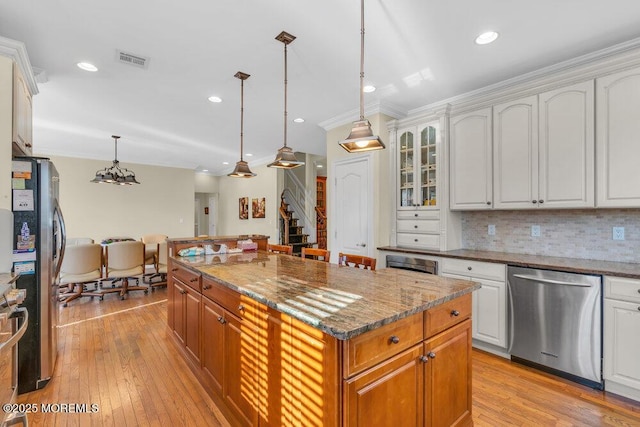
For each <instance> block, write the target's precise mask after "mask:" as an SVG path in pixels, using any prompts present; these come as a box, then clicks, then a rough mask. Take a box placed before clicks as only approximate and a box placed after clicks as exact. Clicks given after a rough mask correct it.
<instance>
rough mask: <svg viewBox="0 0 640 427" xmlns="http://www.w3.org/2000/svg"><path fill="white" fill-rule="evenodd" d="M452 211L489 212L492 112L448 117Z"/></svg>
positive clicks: (491, 199)
mask: <svg viewBox="0 0 640 427" xmlns="http://www.w3.org/2000/svg"><path fill="white" fill-rule="evenodd" d="M449 129H450V144H451V145H450V150H449V154H450V165H451V170H450V181H451V184H450V185H451V188H450V191H451V203H450V205H451V209H454V210H455V209H491V207H492V203H493V188H492V166H491V163H492V147H491V144H492V135H491V108H484V109H481V110H477V111H473V112H470V113H465V114H461V115H457V116H454V117H451V120H450V126H449Z"/></svg>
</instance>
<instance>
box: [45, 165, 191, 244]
mask: <svg viewBox="0 0 640 427" xmlns="http://www.w3.org/2000/svg"><path fill="white" fill-rule="evenodd" d="M51 160H52V161H53V163H54V164H55V166H56V168H57V169H58V172H59V173H60V204H61V208H62V212H63V215H64V218H65V223H66V227H67V236H69V237H91V238H93V239H94V240H95V241H97V242H99V241H101V240H102V239H103V238H105V237H109V236H129V237H132V238H134V239H139V238H140V237H141V236H142V235H144V234H156V233H160V234H166V235H168V236H169V237H186V236H192V235H193V200H194V197H193V195H194V173H193V171H192V170H189V169H178V168H167V167H159V166H146V165H138V164H129V163H123V164H122V167H126V168H129V169H131V170H133V171H134V172H135V173H136V179H137V180H138V181H139V182H140V183H141V184H140V185H132V186H119V185H111V184H95V183H91V182H89V181H90V180H91V179H93V177H94V176H95V173H96V171H97V170H98V169H102V168H104V167H106V166H109V165H110V162H108V161H104V160H89V159H78V158H71V157H58V156H52V157H51Z"/></svg>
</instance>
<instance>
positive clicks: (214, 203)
mask: <svg viewBox="0 0 640 427" xmlns="http://www.w3.org/2000/svg"><path fill="white" fill-rule="evenodd" d="M217 223H218V195H217V194H213V195H211V196H209V236H217V235H218V230H217V229H216V228H217V227H216V225H217Z"/></svg>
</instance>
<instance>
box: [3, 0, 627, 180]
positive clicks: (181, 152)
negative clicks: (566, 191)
mask: <svg viewBox="0 0 640 427" xmlns="http://www.w3.org/2000/svg"><path fill="white" fill-rule="evenodd" d="M365 6H366V10H365V13H366V42H365V43H366V57H365V84H373V85H375V86H376V87H377V90H376V91H375V92H373V93H368V94H365V103H366V104H367V110H370V109H371V110H372V111H375V110H376V108H378V110H380V108H381V107H383V108H386V109H387V110H389V109H391V110H394V111H396V112H397V113H398V115H399V116H401V115H403V114H406V112H408V111H410V110H412V109H415V108H418V107H421V106H424V105H427V104H430V103H433V102H436V101H441V100H443V99H447V98H450V97H452V96H455V95H459V94H462V93H465V92H468V91H471V90H474V89H478V88H481V87H484V86H486V85H489V84H492V83H496V82H499V81H501V80H504V79H507V78H510V77H514V76H517V75H520V74H523V73H525V72H529V71H533V70H535V69H538V68H541V67H544V66H547V65H551V64H554V63H557V62H560V61H562V60H565V59H569V58H573V57H576V56H579V55H582V54H585V53H588V52H592V51H594V50H598V49H601V48H605V47H608V46H611V45H614V44H617V43H620V42H623V41H626V40H630V39H633V38H636V37H640V2H638V1H637V0H610V1H606V2H605V1H602V0H537V1H524V0H509V1H505V0H485V1H476V0H449V1H435V0H367V1H366V5H365ZM487 29H492V30H494V31H497V32H499V33H500V38H498V40H497V41H496V42H494V43H492V44H489V45H485V46H479V45H476V44H475V43H474V39H475V37H476V36H477V35H478V34H479V33H481V32H483V31H485V30H487ZM283 30H285V31H287V32H289V33H291V34H293V35H295V36H296V37H297V39H296V40H295V41H294V42H293V43H291V44H290V45H289V48H288V74H289V75H288V108H287V109H288V113H289V115H288V138H287V140H288V144H289V146H291V147H292V148H293V149H294V150H296V151H301V152H308V153H313V154H319V155H323V154H324V153H325V152H326V146H325V131H324V129H323V128H322V127H321V126H320V125H319V124H321V123H329V122H331V123H336V118H342V119H343V120H344V123H346V122H348V121H351V120H355V119H356V118H357V114H358V105H359V104H358V102H359V101H358V100H359V98H358V88H359V49H360V3H359V2H358V1H357V0H351V1H346V0H322V1H310V0H306V1H294V0H269V1H259V0H253V1H250V0H217V1H211V0H209V1H205V0H183V1H180V2H176V1H169V0H155V1H151V0H139V1H135V2H131V1H125V0H110V1H108V2H94V1H86V0H48V1H38V0H21V1H8V0H5V1H2V2H0V36H3V37H8V38H11V39H15V40H19V41H22V42H24V43H25V44H26V48H27V52H28V54H29V58H30V61H31V64H32V65H33V66H34V67H37V68H38V69H42V70H44V72H45V73H46V76H47V78H48V81H47V82H45V83H40V84H39V85H38V87H39V91H40V93H39V94H38V95H36V97H35V98H34V116H33V117H34V121H33V124H34V150H35V152H36V153H38V154H44V155H64V156H72V157H82V158H91V159H104V160H112V159H113V150H114V147H113V140H112V139H111V135H112V134H117V135H121V136H122V138H121V139H120V142H119V144H118V159H119V160H120V161H121V163H122V164H123V166H125V167H126V166H127V164H128V163H142V164H153V165H166V166H175V167H182V168H189V169H194V170H202V169H203V168H206V169H209V170H210V173H213V174H222V173H226V172H229V171H230V170H231V169H232V168H233V165H234V164H235V162H236V161H237V160H239V154H240V80H238V79H236V78H234V74H235V73H236V72H237V71H243V72H246V73H248V74H251V77H250V78H249V79H248V80H247V81H246V82H245V88H244V94H245V96H244V104H245V105H244V107H245V108H244V144H245V150H244V151H245V153H251V154H253V156H252V157H246V156H245V160H248V161H250V164H264V163H266V162H269V161H271V160H273V158H274V157H275V152H276V150H277V149H278V148H279V147H281V146H282V144H283V111H284V102H283V98H284V86H283V78H284V71H283V44H282V43H280V42H278V41H277V40H275V37H276V35H278V34H279V33H280V32H281V31H283ZM117 49H121V50H124V51H126V52H128V53H131V54H134V55H141V56H144V57H148V58H149V59H150V60H149V62H148V68H147V69H140V68H137V67H134V66H131V65H125V64H121V63H119V62H118V61H117V55H116V50H117ZM81 61H87V62H91V63H93V64H94V65H96V66H97V67H98V68H99V71H98V72H95V73H89V72H86V71H82V70H80V69H79V68H78V67H76V63H78V62H81ZM212 95H216V96H219V97H221V98H222V100H223V102H221V103H218V104H214V103H211V102H209V101H208V100H207V98H208V97H209V96H212ZM297 117H302V118H304V119H305V122H304V123H301V124H298V123H293V121H292V120H293V119H294V118H297ZM345 137H346V135H345ZM383 137H384V135H383ZM223 162H229V165H224V164H223Z"/></svg>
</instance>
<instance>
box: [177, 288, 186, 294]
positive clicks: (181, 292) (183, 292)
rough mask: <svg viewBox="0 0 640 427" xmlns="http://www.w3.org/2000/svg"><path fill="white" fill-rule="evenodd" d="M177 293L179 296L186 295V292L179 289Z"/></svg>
mask: <svg viewBox="0 0 640 427" xmlns="http://www.w3.org/2000/svg"><path fill="white" fill-rule="evenodd" d="M178 292H180V294H181V295H184V294H186V293H187V291H184V290H182V289H180V290H179V291H178Z"/></svg>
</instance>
